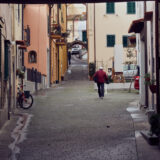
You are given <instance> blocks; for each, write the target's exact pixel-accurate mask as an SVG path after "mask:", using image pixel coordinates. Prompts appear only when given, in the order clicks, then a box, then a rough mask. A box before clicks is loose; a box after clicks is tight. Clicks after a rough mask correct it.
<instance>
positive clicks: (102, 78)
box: [93, 70, 108, 83]
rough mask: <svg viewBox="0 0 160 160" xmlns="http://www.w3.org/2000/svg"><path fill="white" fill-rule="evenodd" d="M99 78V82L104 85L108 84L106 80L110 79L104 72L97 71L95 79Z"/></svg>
mask: <svg viewBox="0 0 160 160" xmlns="http://www.w3.org/2000/svg"><path fill="white" fill-rule="evenodd" d="M95 76H97V80H98V82H99V83H104V82H106V80H107V79H108V77H107V75H106V72H104V71H103V70H99V71H97V72H96V73H95V74H94V75H93V77H95Z"/></svg>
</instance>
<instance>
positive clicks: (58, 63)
mask: <svg viewBox="0 0 160 160" xmlns="http://www.w3.org/2000/svg"><path fill="white" fill-rule="evenodd" d="M57 21H58V24H59V6H58V5H57ZM59 25H60V24H59ZM59 68H60V67H59V45H58V83H59Z"/></svg>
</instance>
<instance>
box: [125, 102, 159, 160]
mask: <svg viewBox="0 0 160 160" xmlns="http://www.w3.org/2000/svg"><path fill="white" fill-rule="evenodd" d="M127 111H128V112H129V113H130V114H131V117H132V119H133V122H134V130H135V138H136V145H137V153H138V157H139V160H153V159H154V160H159V158H160V147H158V145H154V146H153V145H149V144H148V142H147V141H146V140H145V139H144V137H143V136H142V135H141V133H140V132H141V131H149V129H150V126H149V123H148V117H147V115H146V114H145V112H146V111H145V110H143V109H142V110H140V108H139V106H138V102H136V101H135V102H132V103H130V104H129V106H128V108H127Z"/></svg>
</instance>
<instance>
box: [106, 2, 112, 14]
mask: <svg viewBox="0 0 160 160" xmlns="http://www.w3.org/2000/svg"><path fill="white" fill-rule="evenodd" d="M106 13H109V14H111V13H114V3H112V2H111V3H106Z"/></svg>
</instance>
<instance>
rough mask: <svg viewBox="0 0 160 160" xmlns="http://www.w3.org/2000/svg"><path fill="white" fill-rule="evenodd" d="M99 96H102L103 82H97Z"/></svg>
mask: <svg viewBox="0 0 160 160" xmlns="http://www.w3.org/2000/svg"><path fill="white" fill-rule="evenodd" d="M97 87H98V95H99V97H104V83H97Z"/></svg>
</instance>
